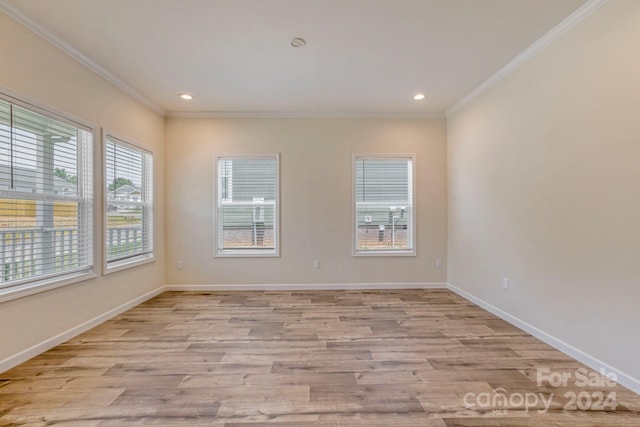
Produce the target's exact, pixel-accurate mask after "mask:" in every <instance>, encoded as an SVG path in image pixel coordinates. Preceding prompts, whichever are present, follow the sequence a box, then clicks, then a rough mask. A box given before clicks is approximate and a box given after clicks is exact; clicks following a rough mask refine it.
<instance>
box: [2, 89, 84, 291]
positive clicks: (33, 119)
mask: <svg viewBox="0 0 640 427" xmlns="http://www.w3.org/2000/svg"><path fill="white" fill-rule="evenodd" d="M92 144H93V133H92V131H91V129H90V128H89V127H87V126H84V125H80V124H78V123H75V122H74V121H71V120H67V119H65V118H63V117H60V116H57V115H55V114H52V113H49V112H46V111H43V110H40V109H37V108H36V107H33V106H27V104H22V103H21V102H19V101H17V100H13V99H11V100H10V101H9V100H5V99H0V294H2V295H4V296H6V295H17V294H20V293H21V292H25V291H28V290H30V291H29V292H28V293H32V292H33V291H35V289H38V290H40V289H41V288H42V287H44V286H47V287H51V285H52V284H54V283H57V284H60V283H61V282H62V281H65V280H67V281H69V280H71V279H73V278H76V279H77V278H78V277H82V276H83V275H84V274H87V273H92V269H93V248H92V241H93V235H92V226H93V221H92V217H93V213H92V206H93V200H92V185H93V183H92V173H93V172H92V171H93V162H92V159H93V157H92V156H93V155H92ZM85 278H86V277H85Z"/></svg>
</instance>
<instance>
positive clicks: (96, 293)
mask: <svg viewBox="0 0 640 427" xmlns="http://www.w3.org/2000/svg"><path fill="white" fill-rule="evenodd" d="M0 58H2V60H0V86H1V87H4V88H7V89H9V90H11V91H13V92H17V93H19V94H22V95H24V96H26V97H29V98H31V99H33V100H35V101H37V102H40V103H43V104H44V105H46V106H49V107H52V108H54V109H56V110H59V111H61V112H66V113H70V114H72V115H74V116H76V117H78V118H80V119H83V120H85V121H88V122H90V123H93V124H95V125H98V126H100V127H104V128H106V129H108V130H110V131H113V132H116V133H118V134H120V135H123V136H126V137H128V138H130V139H132V140H134V141H138V142H139V143H142V144H145V145H147V146H149V147H151V148H152V149H153V150H154V153H155V165H156V197H157V199H156V200H157V207H158V209H157V212H156V233H157V234H156V236H157V240H156V253H157V256H158V260H157V261H156V262H155V263H153V264H148V265H145V266H142V267H138V268H135V269H133V270H128V271H124V272H120V273H115V274H111V275H109V276H108V277H99V278H97V279H93V280H89V281H86V282H83V283H79V284H74V285H70V286H65V287H62V288H58V289H55V290H52V291H47V292H42V293H39V294H36V295H32V296H27V297H23V298H20V299H16V300H12V301H9V302H3V303H0V361H2V360H3V359H5V358H7V357H9V356H13V355H15V354H17V353H19V352H21V351H23V350H25V349H27V348H29V347H31V346H33V345H35V344H39V343H41V342H42V341H44V340H46V339H49V338H51V337H53V336H55V335H57V334H59V333H62V332H64V331H66V330H68V329H70V328H73V327H75V326H78V325H79V324H81V323H83V322H85V321H87V320H89V319H92V318H94V317H96V316H98V315H100V314H103V313H105V312H107V311H109V310H111V309H113V308H115V307H117V306H119V305H121V304H123V303H126V302H129V301H131V300H133V299H134V298H136V297H138V296H140V295H143V294H146V293H148V292H150V291H152V290H154V289H157V288H159V287H160V286H162V285H164V281H165V279H164V212H163V211H164V209H163V208H164V118H163V117H161V116H160V115H158V114H156V113H154V112H152V111H150V110H149V109H147V108H146V107H144V106H142V105H140V103H138V102H137V101H134V100H133V99H132V98H130V97H129V96H127V95H126V94H124V93H123V92H121V91H120V90H118V89H116V88H115V87H114V86H113V85H111V84H110V83H108V82H107V81H105V80H103V79H102V78H100V77H98V76H97V75H96V74H94V73H93V72H91V71H89V70H88V69H87V68H85V67H84V66H82V65H81V64H80V63H78V62H76V61H75V60H73V59H71V58H70V57H69V56H67V55H66V54H64V53H63V52H61V51H60V50H58V49H56V48H55V47H53V46H52V45H50V44H49V43H47V42H46V41H44V40H42V39H41V38H39V37H38V36H36V35H34V34H33V33H31V32H30V31H28V30H27V29H25V28H24V27H22V26H21V25H19V24H17V23H16V22H14V21H13V20H11V19H10V18H8V17H7V16H6V15H4V14H2V13H0ZM95 147H96V148H98V149H99V148H100V141H99V136H98V139H97V140H96V142H95ZM98 196H99V194H98ZM95 206H96V208H97V209H98V211H99V212H101V209H102V201H101V199H100V197H97V198H96V205H95ZM99 217H100V219H99V221H98V224H97V227H98V228H100V227H101V224H102V220H101V216H99ZM97 238H98V241H97V242H96V246H97V249H98V253H97V260H98V262H99V264H98V268H97V271H98V272H100V271H101V268H100V265H101V261H100V260H101V257H102V251H101V248H102V239H101V234H100V233H98V235H97Z"/></svg>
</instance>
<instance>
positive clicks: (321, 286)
mask: <svg viewBox="0 0 640 427" xmlns="http://www.w3.org/2000/svg"><path fill="white" fill-rule="evenodd" d="M348 289H353V290H367V289H447V283H446V282H428V283H302V284H237V285H167V286H165V287H164V290H165V291H191V292H215V291H323V290H325V291H326V290H348Z"/></svg>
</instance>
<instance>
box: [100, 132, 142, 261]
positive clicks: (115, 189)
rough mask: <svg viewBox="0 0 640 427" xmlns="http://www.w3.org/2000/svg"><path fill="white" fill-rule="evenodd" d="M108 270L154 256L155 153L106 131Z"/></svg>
mask: <svg viewBox="0 0 640 427" xmlns="http://www.w3.org/2000/svg"><path fill="white" fill-rule="evenodd" d="M104 141H105V156H104V158H105V168H104V170H105V179H104V185H105V189H104V192H105V199H106V201H105V237H104V241H105V263H106V266H105V271H106V272H110V271H116V270H120V269H122V268H126V267H132V266H133V265H137V264H139V263H141V262H147V261H150V260H153V155H152V154H151V152H149V151H147V150H145V149H143V148H140V147H139V146H137V145H134V144H132V143H129V142H126V141H124V140H123V139H121V138H117V137H115V136H112V135H110V134H109V133H105V137H104Z"/></svg>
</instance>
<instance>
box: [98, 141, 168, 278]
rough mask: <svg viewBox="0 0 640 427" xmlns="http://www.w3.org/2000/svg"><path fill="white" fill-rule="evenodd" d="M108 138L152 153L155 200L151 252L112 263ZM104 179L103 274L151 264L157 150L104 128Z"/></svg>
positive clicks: (154, 240) (153, 213) (153, 246)
mask: <svg viewBox="0 0 640 427" xmlns="http://www.w3.org/2000/svg"><path fill="white" fill-rule="evenodd" d="M107 138H111V139H114V140H116V141H117V142H118V143H119V144H122V145H125V146H127V145H128V146H129V147H130V148H132V149H134V150H141V151H146V152H147V153H149V154H151V159H152V164H153V170H152V175H151V180H152V183H151V187H152V188H151V190H152V200H153V209H152V215H153V216H152V219H151V227H152V228H151V235H152V237H153V240H152V244H151V253H150V254H144V255H138V256H136V257H132V258H127V259H124V260H121V261H112V262H111V265H109V262H108V261H107V232H108V231H107V221H108V218H107V206H108V202H107V197H108V193H107V191H106V190H105V188H104V187H105V184H106V182H107ZM101 144H102V179H101V180H100V187H101V190H102V274H103V275H104V276H106V275H108V274H112V273H116V272H118V271H122V270H127V269H129V268H134V267H138V266H141V265H144V264H149V263H152V262H155V261H156V234H155V230H156V208H155V205H156V165H155V152H154V151H153V149H152V148H150V147H148V146H146V145H143V144H140V143H137V142H133V141H131V140H130V139H128V138H126V137H124V136H122V135H119V134H117V133H115V132H111V131H109V130H107V129H102V138H101Z"/></svg>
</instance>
